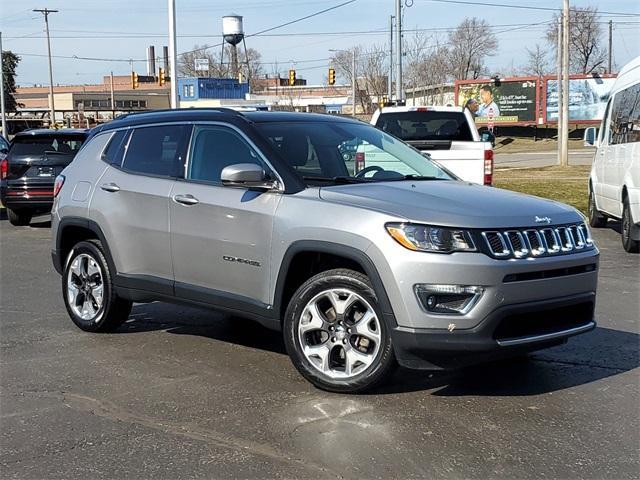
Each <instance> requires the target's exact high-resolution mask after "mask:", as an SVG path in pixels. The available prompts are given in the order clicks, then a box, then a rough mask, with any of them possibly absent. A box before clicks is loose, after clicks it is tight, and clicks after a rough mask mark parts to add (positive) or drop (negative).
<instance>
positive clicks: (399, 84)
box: [396, 0, 404, 102]
mask: <svg viewBox="0 0 640 480" xmlns="http://www.w3.org/2000/svg"><path fill="white" fill-rule="evenodd" d="M402 2H403V0H396V57H397V60H396V102H400V101H402V99H403V98H404V96H403V94H402Z"/></svg>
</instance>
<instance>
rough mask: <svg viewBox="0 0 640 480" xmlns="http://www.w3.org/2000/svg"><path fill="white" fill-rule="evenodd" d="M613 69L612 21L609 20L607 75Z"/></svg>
mask: <svg viewBox="0 0 640 480" xmlns="http://www.w3.org/2000/svg"><path fill="white" fill-rule="evenodd" d="M612 67H613V20H609V69H608V70H607V73H611V71H612Z"/></svg>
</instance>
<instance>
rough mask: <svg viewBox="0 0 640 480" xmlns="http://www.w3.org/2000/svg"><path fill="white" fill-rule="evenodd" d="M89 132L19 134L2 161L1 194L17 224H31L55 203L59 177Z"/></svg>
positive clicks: (12, 219)
mask: <svg viewBox="0 0 640 480" xmlns="http://www.w3.org/2000/svg"><path fill="white" fill-rule="evenodd" d="M87 135H88V130H72V129H65V130H29V131H25V132H20V133H18V134H17V135H16V136H15V137H14V138H13V141H12V142H11V147H10V148H9V152H8V154H7V156H6V157H5V158H4V159H2V161H1V162H0V179H1V181H2V183H1V184H0V195H1V197H2V203H3V204H4V206H5V207H6V208H7V213H8V216H9V221H10V222H11V223H12V224H13V225H28V224H29V222H30V221H31V217H32V216H33V215H34V214H36V213H46V212H49V211H50V210H51V205H52V204H53V190H54V181H55V178H56V176H57V175H58V174H59V173H60V172H61V171H62V170H63V169H64V168H65V167H66V166H67V165H69V164H70V163H71V161H72V160H73V158H74V157H75V156H76V153H78V150H80V147H81V146H82V144H83V143H84V141H85V140H86V138H87Z"/></svg>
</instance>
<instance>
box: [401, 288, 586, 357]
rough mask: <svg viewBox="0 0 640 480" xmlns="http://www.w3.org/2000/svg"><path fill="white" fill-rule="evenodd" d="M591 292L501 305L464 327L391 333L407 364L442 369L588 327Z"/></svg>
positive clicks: (545, 343) (541, 344)
mask: <svg viewBox="0 0 640 480" xmlns="http://www.w3.org/2000/svg"><path fill="white" fill-rule="evenodd" d="M594 307H595V293H584V294H580V295H572V296H569V297H561V298H553V299H549V300H539V301H535V302H526V303H520V304H515V305H508V306H504V307H500V308H498V309H496V310H494V311H493V312H492V313H491V314H489V315H488V316H487V317H486V318H485V319H484V320H482V321H481V322H480V323H479V324H478V325H477V326H475V327H474V328H471V329H466V330H453V331H449V330H441V329H415V328H406V327H396V328H394V329H392V330H391V337H392V341H393V344H394V350H395V353H396V358H397V359H398V362H399V363H400V364H401V365H402V366H404V367H407V368H416V369H447V368H456V367H462V366H465V365H469V364H471V363H476V362H478V361H482V360H490V359H495V358H499V357H503V356H504V357H508V356H512V355H514V354H517V353H520V352H527V351H533V350H539V349H542V348H547V347H551V346H554V345H559V344H561V343H564V342H565V341H566V340H567V338H569V337H571V336H574V335H578V334H581V333H585V332H588V331H590V330H593V329H594V328H595V326H596V323H595V320H594V315H593V313H594Z"/></svg>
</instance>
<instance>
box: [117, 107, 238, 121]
mask: <svg viewBox="0 0 640 480" xmlns="http://www.w3.org/2000/svg"><path fill="white" fill-rule="evenodd" d="M194 110H197V111H208V112H215V113H231V114H235V115H238V116H242V112H239V111H238V110H234V109H233V108H226V107H206V108H194V107H190V108H161V109H158V110H144V111H142V112H129V113H123V114H122V115H118V116H117V117H116V118H114V120H122V119H124V118H130V117H133V116H136V115H145V114H147V115H154V114H156V113H166V112H193V111H194Z"/></svg>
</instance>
